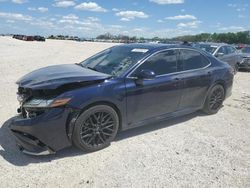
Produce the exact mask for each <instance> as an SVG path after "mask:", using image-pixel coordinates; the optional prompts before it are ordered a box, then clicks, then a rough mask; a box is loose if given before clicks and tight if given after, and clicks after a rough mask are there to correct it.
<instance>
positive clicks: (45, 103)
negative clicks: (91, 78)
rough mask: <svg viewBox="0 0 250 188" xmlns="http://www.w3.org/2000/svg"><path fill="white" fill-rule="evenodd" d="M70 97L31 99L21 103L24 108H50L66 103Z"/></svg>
mask: <svg viewBox="0 0 250 188" xmlns="http://www.w3.org/2000/svg"><path fill="white" fill-rule="evenodd" d="M70 100H71V98H61V99H31V100H29V101H27V102H25V103H24V104H23V107H24V108H50V107H58V106H63V105H66V104H67V103H68V102H69V101H70Z"/></svg>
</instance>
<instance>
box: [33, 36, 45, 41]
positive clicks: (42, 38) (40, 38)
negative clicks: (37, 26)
mask: <svg viewBox="0 0 250 188" xmlns="http://www.w3.org/2000/svg"><path fill="white" fill-rule="evenodd" d="M34 40H35V41H43V42H44V41H45V38H44V37H42V36H39V35H35V36H34Z"/></svg>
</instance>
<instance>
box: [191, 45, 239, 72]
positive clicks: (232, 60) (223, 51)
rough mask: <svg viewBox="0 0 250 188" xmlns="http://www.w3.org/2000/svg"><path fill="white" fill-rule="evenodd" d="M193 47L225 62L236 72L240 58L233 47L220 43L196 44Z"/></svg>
mask: <svg viewBox="0 0 250 188" xmlns="http://www.w3.org/2000/svg"><path fill="white" fill-rule="evenodd" d="M194 47H196V48H200V49H202V50H204V51H206V52H208V53H210V54H212V55H213V56H215V57H217V58H218V59H220V60H221V61H225V62H227V63H228V64H229V65H230V66H231V67H232V68H233V69H234V72H235V73H236V72H237V71H238V69H239V65H240V63H241V61H242V57H241V55H240V54H239V53H238V51H237V50H236V48H234V47H233V46H231V45H228V44H221V43H196V44H195V45H194Z"/></svg>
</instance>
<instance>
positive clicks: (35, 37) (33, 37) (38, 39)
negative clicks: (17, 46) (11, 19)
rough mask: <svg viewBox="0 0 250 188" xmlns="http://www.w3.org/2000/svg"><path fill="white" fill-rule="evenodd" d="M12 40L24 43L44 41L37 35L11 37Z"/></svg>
mask: <svg viewBox="0 0 250 188" xmlns="http://www.w3.org/2000/svg"><path fill="white" fill-rule="evenodd" d="M12 38H14V39H19V40H24V41H34V40H35V41H45V38H44V37H42V36H39V35H35V36H26V35H13V36H12Z"/></svg>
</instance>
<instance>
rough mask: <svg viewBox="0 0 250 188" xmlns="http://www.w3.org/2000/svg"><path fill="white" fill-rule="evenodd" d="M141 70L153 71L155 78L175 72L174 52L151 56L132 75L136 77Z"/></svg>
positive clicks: (175, 56)
mask: <svg viewBox="0 0 250 188" xmlns="http://www.w3.org/2000/svg"><path fill="white" fill-rule="evenodd" d="M142 70H151V71H154V73H155V75H156V76H159V75H164V74H170V73H174V72H176V71H177V55H176V50H167V51H164V52H160V53H157V54H155V55H153V56H152V57H150V58H149V59H148V60H146V61H145V62H144V63H143V64H142V65H140V66H139V67H138V68H137V69H136V71H135V72H134V73H133V76H136V74H137V73H139V72H141V71H142Z"/></svg>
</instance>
